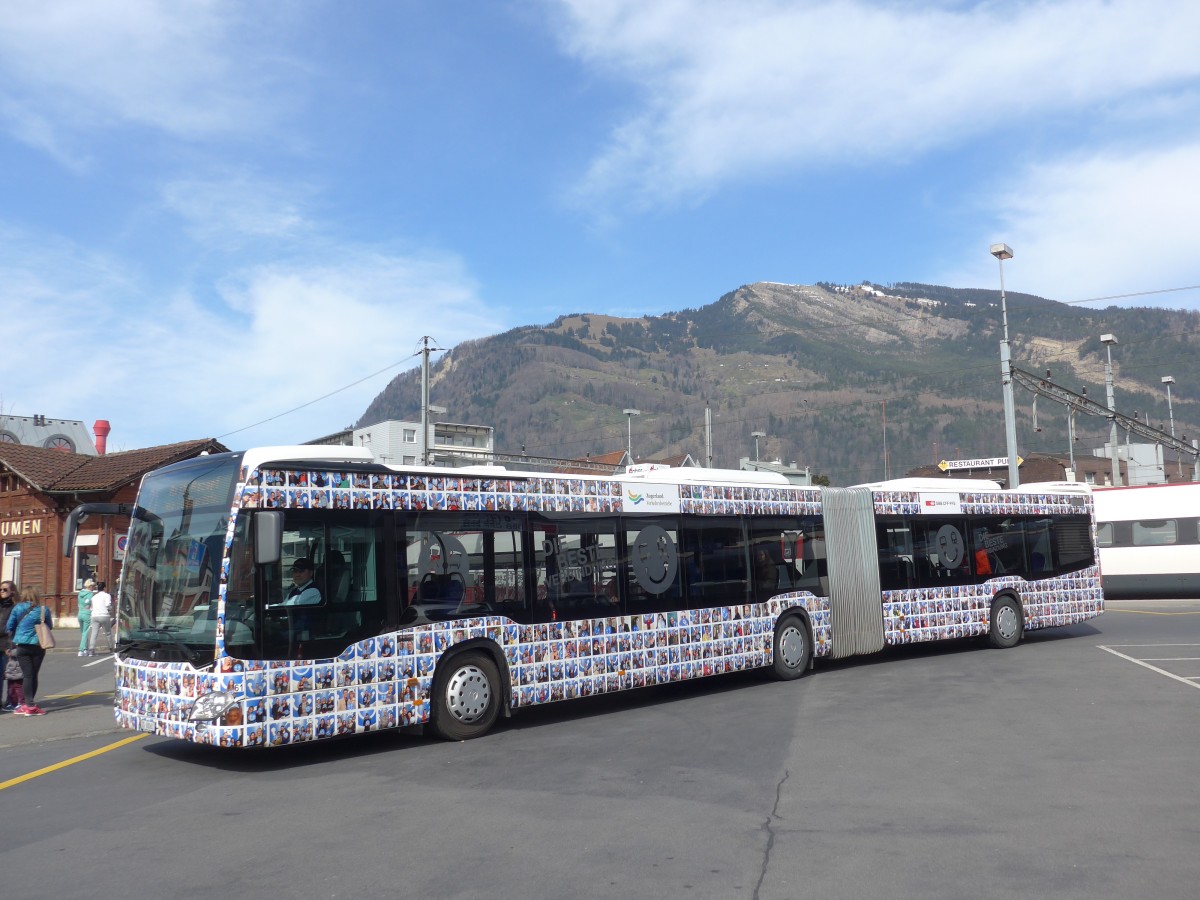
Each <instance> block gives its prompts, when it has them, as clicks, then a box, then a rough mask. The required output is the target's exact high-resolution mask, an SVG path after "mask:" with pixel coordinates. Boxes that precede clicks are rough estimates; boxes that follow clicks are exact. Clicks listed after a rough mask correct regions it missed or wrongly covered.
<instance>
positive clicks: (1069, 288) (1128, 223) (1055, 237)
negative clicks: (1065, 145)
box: [938, 143, 1200, 309]
mask: <svg viewBox="0 0 1200 900" xmlns="http://www.w3.org/2000/svg"><path fill="white" fill-rule="evenodd" d="M1197 172H1200V143H1191V144H1183V145H1179V146H1174V147H1161V148H1156V149H1153V150H1143V151H1138V152H1118V151H1104V152H1098V153H1091V154H1086V155H1084V154H1080V155H1072V156H1068V157H1062V158H1059V159H1056V160H1054V161H1050V162H1042V163H1037V164H1034V165H1031V166H1029V167H1028V168H1027V169H1025V170H1023V171H1018V172H1015V173H1013V174H1012V176H1011V178H1010V177H1006V178H1005V179H1004V184H1003V185H1002V186H1000V187H998V188H997V189H996V190H995V192H994V193H993V194H992V195H990V196H988V197H985V198H982V199H981V201H980V203H979V210H980V215H981V217H986V218H988V219H990V220H991V219H993V218H994V221H995V223H996V224H995V226H994V229H995V230H994V231H993V233H991V234H978V235H976V236H975V245H976V248H975V252H974V253H972V252H970V248H968V247H963V248H961V249H962V250H963V257H964V258H968V259H971V258H974V259H978V260H979V265H978V266H973V267H970V268H969V269H967V270H959V271H952V272H947V273H944V274H943V275H942V276H940V277H939V278H938V280H939V281H941V282H942V283H945V284H960V285H980V286H987V285H991V284H996V283H997V281H998V275H997V272H996V266H995V262H994V261H993V260H992V259H991V258H990V257H987V256H986V248H987V246H988V245H989V244H990V243H992V242H995V241H1004V242H1005V243H1007V244H1009V245H1011V246H1012V247H1013V251H1014V256H1013V259H1012V260H1011V261H1009V262H1006V263H1005V270H1004V271H1005V282H1006V287H1008V288H1009V289H1010V290H1015V291H1025V292H1027V293H1032V294H1039V295H1041V296H1045V297H1050V298H1051V299H1054V300H1062V301H1075V300H1085V299H1087V298H1090V297H1107V296H1111V295H1113V294H1120V293H1124V292H1134V291H1146V290H1157V289H1163V288H1174V287H1184V286H1189V285H1194V284H1197V283H1200V277H1198V275H1200V269H1198V267H1197V264H1196V249H1195V244H1194V235H1195V231H1196V228H1195V220H1196V210H1197V209H1200V180H1198V179H1197V177H1196V173H1197ZM1112 302H1117V301H1112ZM1121 304H1122V305H1158V306H1161V305H1168V306H1187V307H1189V308H1193V309H1200V291H1195V292H1192V293H1177V294H1169V295H1160V296H1157V297H1142V298H1130V299H1128V300H1125V301H1121ZM1098 305H1099V306H1104V305H1107V302H1105V303H1101V304H1098Z"/></svg>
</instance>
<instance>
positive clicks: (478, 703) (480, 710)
mask: <svg viewBox="0 0 1200 900" xmlns="http://www.w3.org/2000/svg"><path fill="white" fill-rule="evenodd" d="M491 702H492V685H491V683H490V682H489V681H488V678H487V676H486V675H484V674H483V670H482V669H480V668H479V667H478V666H463V667H462V668H461V669H459V670H458V671H456V672H455V673H454V674H453V675H451V676H450V682H449V683H448V684H447V685H446V708H447V709H449V710H450V715H452V716H454V718H456V719H458V721H460V722H468V723H469V722H477V721H478V720H479V719H481V718H483V715H484V713H486V712H487V708H488V705H489V704H490V703H491Z"/></svg>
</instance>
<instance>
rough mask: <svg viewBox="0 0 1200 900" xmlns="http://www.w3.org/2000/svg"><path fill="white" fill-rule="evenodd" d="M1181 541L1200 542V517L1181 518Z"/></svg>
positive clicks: (1183, 542)
mask: <svg viewBox="0 0 1200 900" xmlns="http://www.w3.org/2000/svg"><path fill="white" fill-rule="evenodd" d="M1179 543H1181V544H1200V519H1180V520H1179Z"/></svg>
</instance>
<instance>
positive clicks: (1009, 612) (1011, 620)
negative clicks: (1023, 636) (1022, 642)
mask: <svg viewBox="0 0 1200 900" xmlns="http://www.w3.org/2000/svg"><path fill="white" fill-rule="evenodd" d="M1019 627H1020V623H1019V622H1018V621H1017V611H1016V610H1015V609H1013V608H1012V607H1011V606H1009V605H1007V604H1005V605H1004V606H1002V607H1000V609H998V610H997V611H996V631H997V633H998V634H999V635H1000V637H1002V638H1004V639H1005V640H1006V641H1007V640H1011V639H1012V638H1013V637H1015V636H1016V634H1017V629H1018V628H1019Z"/></svg>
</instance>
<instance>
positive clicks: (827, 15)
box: [0, 0, 1200, 449]
mask: <svg viewBox="0 0 1200 900" xmlns="http://www.w3.org/2000/svg"><path fill="white" fill-rule="evenodd" d="M1198 34H1200V4H1192V3H1181V2H1178V0H1173V2H1157V0H1137V2H1122V0H1112V2H1096V0H1062V2H1054V0H1043V2H1036V3H1023V2H1009V3H996V2H986V3H971V2H961V0H942V2H926V3H896V2H883V3H876V2H868V0H840V2H813V3H807V2H782V0H742V2H738V3H730V2H718V0H512V2H506V0H498V2H483V0H479V2H465V0H464V2H454V0H451V2H443V3H436V2H428V0H424V2H417V0H393V2H356V3H333V2H319V0H308V2H304V0H298V2H288V3H258V4H248V3H241V2H223V0H210V2H184V0H163V2H158V0H59V2H45V0H31V2H26V0H15V2H11V3H8V4H6V5H5V12H4V14H3V16H0V327H3V329H4V336H5V345H6V347H7V348H8V353H7V354H6V356H7V360H6V365H5V375H4V378H3V380H2V381H0V408H2V411H3V412H5V413H12V414H17V415H31V414H34V413H43V414H46V415H50V416H60V417H65V418H78V419H83V420H85V421H86V422H87V423H88V424H89V425H90V424H91V422H92V421H93V420H94V419H96V418H107V419H109V420H110V421H111V422H112V425H113V432H112V435H111V437H110V447H111V448H112V449H132V448H134V447H140V446H146V445H149V444H155V443H165V442H170V441H176V440H184V439H188V438H194V437H206V436H218V435H225V437H224V438H223V440H225V442H226V443H227V444H229V445H230V446H233V447H241V446H247V445H253V444H270V443H288V442H292V441H297V440H304V439H308V438H311V437H314V436H317V435H320V434H324V433H328V432H330V431H334V430H336V429H338V428H340V427H342V426H344V425H347V424H349V423H350V422H352V421H353V420H355V419H356V418H357V417H358V416H359V415H360V414H361V412H362V411H363V409H365V407H366V405H367V403H368V402H369V401H370V399H371V398H372V397H373V396H375V394H377V393H378V392H379V391H380V390H381V389H382V388H383V387H384V386H385V385H386V383H387V381H388V380H389V379H390V378H391V377H392V376H394V375H395V374H397V373H398V372H400V371H403V370H404V369H405V368H409V367H411V366H413V365H415V358H414V357H413V354H414V352H415V351H416V349H417V346H418V343H419V340H420V337H421V336H422V335H425V334H428V335H431V336H432V337H433V338H435V339H436V340H437V342H438V343H439V345H440V346H442V347H450V346H453V345H455V344H457V343H459V342H461V341H464V340H469V339H472V338H476V337H480V336H484V335H489V334H494V333H497V332H500V331H503V330H506V329H508V328H511V327H514V326H517V325H528V324H541V323H545V322H548V321H550V320H552V319H553V318H554V317H555V316H557V315H559V314H561V313H569V312H597V313H610V314H614V315H629V316H634V315H643V314H655V313H661V312H666V311H669V310H675V309H681V308H684V307H696V306H701V305H704V304H706V303H709V302H712V301H713V300H716V299H717V298H718V297H719V296H721V295H722V294H724V293H726V292H727V291H730V290H733V289H735V288H737V287H738V286H740V285H742V284H747V283H752V282H756V281H780V282H791V283H804V284H811V283H813V282H816V281H834V282H843V283H850V282H858V281H861V280H864V279H868V280H871V281H876V282H882V283H888V282H897V281H923V282H933V283H939V284H949V285H953V286H957V287H995V286H997V284H998V277H997V272H996V263H995V260H994V259H993V258H992V257H990V256H989V255H988V252H987V248H988V245H989V244H991V243H992V242H995V241H1005V242H1007V243H1008V244H1010V245H1011V246H1012V247H1013V248H1014V251H1015V257H1014V258H1013V259H1012V260H1011V261H1010V262H1008V263H1006V266H1005V283H1006V286H1007V287H1008V288H1009V289H1010V290H1012V291H1025V292H1029V293H1034V294H1040V295H1042V296H1046V297H1051V298H1053V299H1057V300H1064V301H1078V300H1084V299H1087V298H1090V297H1106V296H1110V295H1114V294H1123V293H1131V292H1141V291H1155V290H1160V289H1166V288H1175V287H1189V286H1193V285H1198V284H1200V253H1197V252H1196V249H1195V247H1194V245H1193V243H1194V235H1195V234H1196V231H1197V228H1196V221H1197V210H1198V209H1200V54H1197V53H1196V36H1197V35H1198ZM1136 302H1137V303H1140V304H1146V305H1162V306H1170V307H1176V308H1191V309H1200V290H1188V291H1177V292H1172V293H1166V294H1158V295H1152V296H1148V297H1143V298H1139V299H1138V300H1137V301H1136ZM1100 305H1103V304H1100ZM375 373H378V374H375ZM368 376H371V377H368ZM354 382H359V383H358V384H356V385H355V386H354V387H351V388H349V389H347V390H344V391H340V392H338V393H336V394H334V395H333V396H330V397H328V398H326V399H324V400H319V401H318V402H310V401H313V400H316V399H317V398H320V397H323V396H325V395H327V394H330V393H331V392H333V391H335V390H337V389H339V388H342V387H343V386H346V385H350V384H352V383H354ZM1182 389H1183V386H1181V390H1182ZM435 402H436V398H435ZM306 404H307V405H306ZM302 405H303V408H302V409H300V410H299V411H297V412H293V413H290V414H287V415H281V414H282V413H285V412H286V411H288V410H292V409H294V408H296V407H300V406H302ZM452 416H453V411H451V417H452ZM264 420H269V421H265V422H264ZM259 422H263V424H258V425H256V424H255V423H259ZM251 425H253V426H254V427H250V428H247V427H246V426H251Z"/></svg>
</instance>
